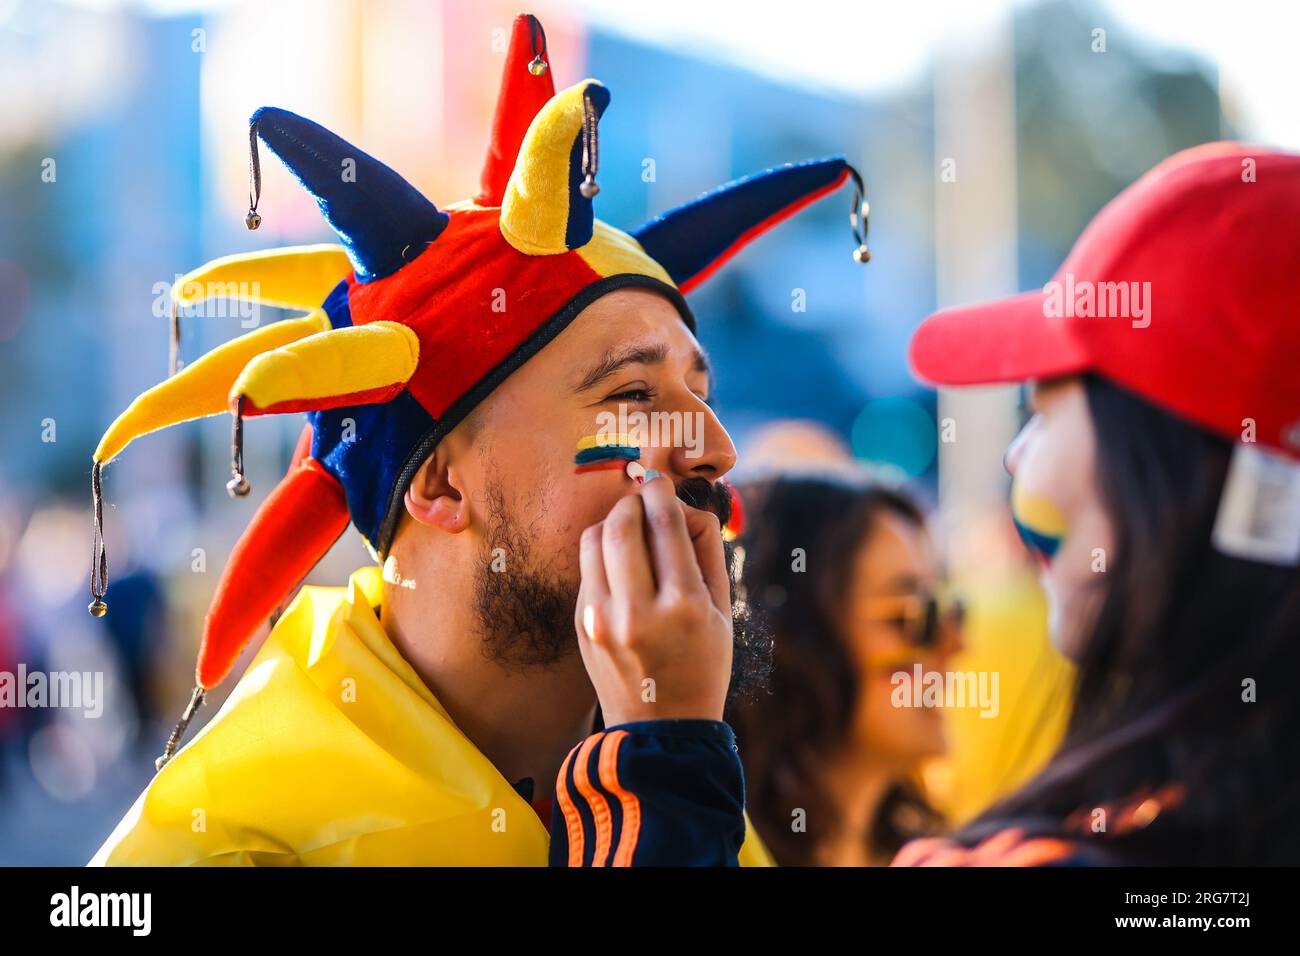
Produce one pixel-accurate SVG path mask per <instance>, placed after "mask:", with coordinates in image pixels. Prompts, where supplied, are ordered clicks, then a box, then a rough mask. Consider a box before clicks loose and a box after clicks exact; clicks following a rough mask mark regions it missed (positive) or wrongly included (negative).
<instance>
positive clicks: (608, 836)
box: [573, 733, 614, 866]
mask: <svg viewBox="0 0 1300 956" xmlns="http://www.w3.org/2000/svg"><path fill="white" fill-rule="evenodd" d="M604 737H605V735H604V733H599V734H593V735H592V736H590V737H588V738H587V739H586V740H584V741H583V742H582V749H580V750H579V751H578V757H577V761H576V762H575V763H574V765H573V782H574V783H575V784H577V785H578V792H579V793H581V794H582V795H583V796H584V797H586V799H587V804H588V805H589V806H590V807H591V818H592V820H593V821H594V822H595V825H596V848H595V850H593V851H592V857H591V865H592V866H604V865H605V860H606V859H607V858H608V857H609V844H610V841H611V840H612V839H613V836H614V817H613V815H612V814H611V813H610V812H609V804H608V803H606V802H605V798H604V797H603V796H601V794H600V791H599V790H597V789H596V788H595V787H594V786H592V784H591V777H590V776H588V774H587V764H588V763H589V762H590V760H591V752H592V750H594V749H595V748H596V746H597V745H598V744H600V742H601V741H602V740H603V739H604ZM603 756H604V755H603V753H602V758H603Z"/></svg>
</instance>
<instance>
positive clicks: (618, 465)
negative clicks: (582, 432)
mask: <svg viewBox="0 0 1300 956" xmlns="http://www.w3.org/2000/svg"><path fill="white" fill-rule="evenodd" d="M640 457H641V449H640V448H637V447H636V446H634V445H631V444H629V443H628V438H627V436H626V435H587V436H585V437H584V438H581V439H579V441H578V448H577V454H575V455H574V456H573V464H574V469H573V473H574V474H575V475H585V474H589V473H591V472H597V471H625V470H626V469H627V467H628V463H629V462H635V461H636V460H637V459H638V458H640ZM629 477H631V475H629Z"/></svg>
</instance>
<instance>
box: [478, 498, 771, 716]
mask: <svg viewBox="0 0 1300 956" xmlns="http://www.w3.org/2000/svg"><path fill="white" fill-rule="evenodd" d="M677 497H678V498H680V499H681V500H682V501H684V502H686V504H688V505H691V506H692V507H695V508H699V509H701V510H704V511H711V512H713V513H714V514H715V515H717V517H718V521H719V523H721V524H723V525H725V524H726V523H727V519H728V518H729V517H730V516H731V496H730V495H729V494H728V492H727V488H726V486H725V485H723V484H722V483H721V482H718V483H714V482H710V481H707V480H706V479H703V478H690V479H687V480H686V481H683V482H681V483H679V484H678V485H677ZM486 504H487V524H488V535H487V538H486V542H485V544H484V554H483V556H482V558H481V560H480V562H479V570H478V574H477V576H476V579H475V582H474V603H475V610H476V612H477V615H478V623H479V631H480V634H481V636H482V638H483V653H484V654H485V655H486V656H487V658H488V659H489V660H492V661H495V662H496V663H498V664H500V665H501V666H502V667H505V668H507V669H510V670H516V671H524V670H529V669H531V668H545V667H550V666H551V665H553V664H556V663H558V662H559V661H561V660H563V659H565V658H566V657H568V656H569V655H571V654H576V653H577V652H578V639H577V635H576V634H575V632H574V627H573V617H574V609H575V608H576V607H577V603H578V583H577V582H570V581H567V580H565V579H564V578H563V577H561V576H560V575H559V574H558V573H556V572H555V571H554V570H553V569H552V567H551V565H552V564H553V562H551V561H548V560H547V559H546V557H545V556H543V557H541V558H540V559H539V558H538V557H537V556H536V554H535V549H534V547H533V543H532V541H531V539H530V536H529V534H528V529H527V527H526V526H525V525H524V524H522V523H521V522H519V521H517V520H516V519H515V517H514V516H513V515H512V514H511V513H510V509H509V507H508V506H507V505H506V500H505V495H504V493H503V490H502V488H501V486H500V485H499V484H496V483H493V484H491V485H489V486H488V489H487V502H486ZM723 553H724V555H725V557H726V562H727V577H728V581H729V584H730V588H731V607H732V614H731V619H732V634H733V640H734V650H733V653H732V662H731V685H730V687H729V688H728V691H727V701H728V703H731V702H732V701H733V700H734V699H739V698H748V697H751V696H752V695H753V694H754V693H755V692H756V691H758V690H760V689H762V688H763V687H764V686H766V684H767V679H768V676H769V675H770V673H771V670H772V637H771V634H770V633H769V632H768V630H767V628H766V627H765V626H763V625H762V624H761V622H758V621H757V620H755V618H754V616H753V615H752V614H751V612H750V609H749V606H748V605H747V604H744V603H738V602H737V601H736V583H735V576H734V575H733V573H732V567H733V562H734V560H735V549H734V548H733V546H732V545H731V543H730V542H723Z"/></svg>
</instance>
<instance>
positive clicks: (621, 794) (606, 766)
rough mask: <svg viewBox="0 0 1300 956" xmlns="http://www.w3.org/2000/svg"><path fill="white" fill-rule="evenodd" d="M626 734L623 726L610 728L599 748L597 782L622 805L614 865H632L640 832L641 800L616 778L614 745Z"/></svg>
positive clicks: (616, 767) (616, 750) (615, 748)
mask: <svg viewBox="0 0 1300 956" xmlns="http://www.w3.org/2000/svg"><path fill="white" fill-rule="evenodd" d="M626 736H627V731H626V730H616V731H614V732H613V733H612V734H610V735H609V740H608V741H607V742H606V744H605V745H604V746H603V747H601V750H600V766H599V772H600V782H601V785H602V786H603V787H604V788H605V789H606V790H608V791H609V792H610V793H612V794H613V795H614V796H615V797H617V798H618V803H619V806H620V807H622V808H623V832H622V833H621V834H620V835H619V838H618V850H617V851H616V852H615V853H614V865H615V866H631V865H632V855H633V854H634V853H636V842H637V839H638V838H639V837H640V835H641V801H640V800H638V799H637V798H636V794H634V793H629V792H628V791H627V790H625V789H624V788H623V785H622V784H621V783H619V780H618V748H619V747H620V746H622V743H623V738H624V737H626Z"/></svg>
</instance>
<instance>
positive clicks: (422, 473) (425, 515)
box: [406, 446, 469, 534]
mask: <svg viewBox="0 0 1300 956" xmlns="http://www.w3.org/2000/svg"><path fill="white" fill-rule="evenodd" d="M449 457H450V456H449V455H448V454H447V452H446V448H445V447H444V446H440V447H438V448H435V449H434V452H433V454H432V455H430V456H429V457H428V458H426V459H425V460H424V464H422V465H421V466H420V470H419V471H417V472H416V473H415V477H414V478H413V479H411V484H410V486H409V487H407V489H406V513H407V514H409V515H410V516H411V517H412V518H414V519H415V520H416V521H418V522H419V523H420V524H422V525H427V526H428V527H430V528H437V529H439V530H441V531H446V532H447V533H448V534H460V532H462V531H464V530H465V529H466V528H468V527H469V501H468V499H467V497H466V496H465V495H463V494H462V493H461V489H460V488H458V487H457V485H458V484H459V481H458V480H457V477H456V474H455V472H454V471H453V470H452V468H451V465H450V464H449Z"/></svg>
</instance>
